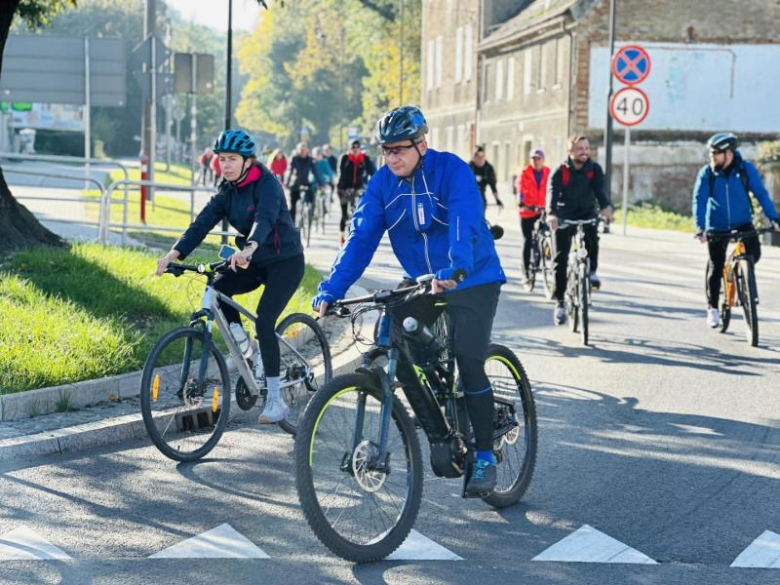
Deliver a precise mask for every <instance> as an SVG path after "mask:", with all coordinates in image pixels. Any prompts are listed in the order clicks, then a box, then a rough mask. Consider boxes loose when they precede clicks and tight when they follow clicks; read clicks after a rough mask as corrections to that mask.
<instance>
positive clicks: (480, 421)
mask: <svg viewBox="0 0 780 585" xmlns="http://www.w3.org/2000/svg"><path fill="white" fill-rule="evenodd" d="M500 292H501V285H500V284H499V283H490V284H483V285H480V286H475V287H472V288H467V289H465V290H459V291H453V292H450V293H446V294H445V295H443V296H444V298H445V299H446V300H447V308H446V310H447V312H448V313H449V316H450V320H449V325H450V327H451V329H452V335H453V354H454V357H455V361H456V363H457V365H458V373H459V375H460V380H461V385H462V387H463V392H464V394H465V397H466V408H467V410H468V415H469V419H470V420H471V425H472V427H473V429H474V440H475V443H476V448H477V449H478V450H488V449H492V448H493V402H494V401H493V389H492V387H491V386H490V380H489V379H488V377H487V375H485V359H487V353H488V346H489V345H490V333H491V330H492V328H493V318H494V317H495V315H496V308H497V306H498V297H499V294H500ZM436 300H437V298H436V297H433V296H426V297H418V298H417V299H415V300H414V301H413V302H411V303H409V304H408V305H404V306H402V307H398V308H396V309H394V310H393V316H394V320H395V323H396V324H400V323H401V322H402V321H403V317H406V316H410V315H412V316H414V317H416V318H417V319H418V320H420V321H421V322H422V323H425V324H426V325H428V326H430V325H431V324H433V322H434V321H435V320H436V318H437V317H438V315H439V314H440V311H441V310H440V309H437V308H436V307H435V301H436ZM399 333H400V331H399V329H398V328H396V330H395V331H394V335H398V334H399ZM397 375H398V379H399V380H400V381H401V382H402V383H404V384H405V385H407V386H410V387H412V388H415V389H417V388H418V386H419V382H417V376H416V375H415V374H414V372H413V370H412V368H411V367H410V366H409V364H406V363H403V360H400V361H399V364H398V374H397ZM420 391H421V390H420Z"/></svg>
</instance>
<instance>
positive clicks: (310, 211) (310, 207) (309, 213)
mask: <svg viewBox="0 0 780 585" xmlns="http://www.w3.org/2000/svg"><path fill="white" fill-rule="evenodd" d="M313 223H314V204H313V203H307V204H306V224H307V225H306V247H307V248H308V247H309V246H311V227H312V224H313Z"/></svg>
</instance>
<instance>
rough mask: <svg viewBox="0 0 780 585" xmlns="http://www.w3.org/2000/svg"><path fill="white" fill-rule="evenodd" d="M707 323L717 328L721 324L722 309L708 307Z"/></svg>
mask: <svg viewBox="0 0 780 585" xmlns="http://www.w3.org/2000/svg"><path fill="white" fill-rule="evenodd" d="M707 325H709V326H710V327H712V328H713V329H716V328H717V327H718V325H720V311H718V309H712V308H709V309H707Z"/></svg>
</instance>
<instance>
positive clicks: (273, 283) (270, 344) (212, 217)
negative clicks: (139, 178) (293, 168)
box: [157, 130, 304, 424]
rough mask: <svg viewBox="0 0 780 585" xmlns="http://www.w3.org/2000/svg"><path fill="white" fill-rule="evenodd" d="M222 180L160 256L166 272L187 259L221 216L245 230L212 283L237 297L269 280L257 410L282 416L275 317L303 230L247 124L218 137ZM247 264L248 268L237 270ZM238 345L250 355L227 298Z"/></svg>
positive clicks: (296, 272) (261, 321)
mask: <svg viewBox="0 0 780 585" xmlns="http://www.w3.org/2000/svg"><path fill="white" fill-rule="evenodd" d="M214 152H215V154H216V155H218V156H219V158H220V161H221V165H222V169H223V177H224V178H223V180H222V182H221V183H220V184H219V189H218V191H217V194H216V195H214V196H213V197H212V198H211V200H210V201H209V202H208V204H206V207H204V208H203V210H202V211H201V212H200V213H199V214H198V216H197V217H196V218H195V220H194V221H193V222H192V224H190V227H188V228H187V230H186V231H185V232H184V234H183V235H182V236H181V237H180V238H179V239H178V240H177V241H176V243H175V244H174V245H173V248H171V251H170V252H168V253H167V254H166V255H165V256H163V257H162V258H160V260H159V261H158V263H157V276H161V275H162V274H163V273H164V272H165V269H166V268H167V267H168V265H169V264H170V263H171V262H174V261H177V260H184V259H185V258H186V257H187V256H189V255H190V253H191V252H192V251H193V250H194V249H195V248H196V247H197V246H198V245H199V244H200V243H201V242H202V241H203V239H204V238H205V237H206V235H207V234H208V233H209V231H211V230H212V229H214V226H216V225H217V224H218V223H219V222H221V221H222V220H223V219H227V220H228V222H229V223H230V225H231V226H233V228H235V229H236V231H238V232H239V233H240V234H241V235H240V236H238V237H236V245H237V246H238V247H239V248H240V251H239V252H236V253H235V254H233V255H232V256H231V257H230V268H231V270H230V271H228V272H225V273H222V274H219V275H217V277H216V278H215V280H214V288H215V289H216V290H218V291H219V292H221V293H223V294H225V295H227V296H229V297H232V296H233V295H237V294H244V293H248V292H251V291H253V290H255V289H257V288H258V287H260V286H261V285H265V291H264V292H263V295H262V297H261V298H260V302H259V303H258V305H257V331H256V334H257V339H258V340H259V345H260V356H261V359H262V360H263V368H264V371H265V374H266V384H267V386H268V399H267V401H266V404H265V408H264V409H263V413H262V414H261V415H260V419H259V420H260V422H261V423H263V424H270V423H275V422H278V421H280V420H282V419H283V418H284V417H285V416H286V414H287V411H288V407H287V405H286V404H285V403H284V399H283V398H282V395H281V392H280V391H279V385H280V381H279V372H280V366H281V364H280V360H281V358H280V352H279V342H278V340H277V338H276V332H275V329H274V328H275V327H276V321H277V320H278V318H279V315H281V313H282V311H283V310H284V308H285V307H286V306H287V303H288V301H289V300H290V298H292V296H293V294H294V293H295V291H296V289H297V288H298V285H299V284H300V282H301V280H302V279H303V271H304V259H303V247H302V245H301V238H300V236H299V235H298V230H296V229H295V225H294V224H293V222H292V218H291V217H290V212H289V210H288V209H287V202H286V201H285V198H284V191H283V190H282V186H281V185H280V184H279V181H277V180H276V178H275V177H274V175H273V174H272V173H271V171H269V170H268V168H266V167H265V166H263V165H262V164H260V163H259V162H257V160H256V158H255V141H254V140H253V139H252V137H251V136H250V135H249V134H247V133H246V132H244V131H243V130H226V131H224V132H222V133H221V134H220V135H219V138H217V141H216V143H215V144H214ZM236 268H242V269H243V270H236ZM221 309H222V311H223V312H224V313H225V317H226V318H227V320H228V322H229V323H230V331H231V333H232V334H233V337H234V338H235V340H236V342H237V343H238V346H239V348H240V349H241V351H242V353H243V354H244V356H245V357H247V358H250V357H252V354H253V351H254V350H253V347H252V343H251V340H250V339H249V337H248V335H247V333H246V331H244V328H243V326H242V325H241V315H240V314H239V313H238V311H236V310H235V309H234V308H233V307H231V306H229V305H227V304H225V303H222V304H221Z"/></svg>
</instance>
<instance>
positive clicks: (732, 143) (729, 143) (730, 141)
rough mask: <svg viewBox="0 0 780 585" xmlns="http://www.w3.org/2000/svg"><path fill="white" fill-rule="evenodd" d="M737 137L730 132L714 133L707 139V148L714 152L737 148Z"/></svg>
mask: <svg viewBox="0 0 780 585" xmlns="http://www.w3.org/2000/svg"><path fill="white" fill-rule="evenodd" d="M737 142H738V141H737V137H736V135H734V134H732V133H731V132H721V133H719V134H715V135H714V136H712V137H711V138H710V139H709V140H708V141H707V148H709V149H710V150H711V151H714V152H726V151H727V150H730V151H731V152H734V151H735V150H737Z"/></svg>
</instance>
